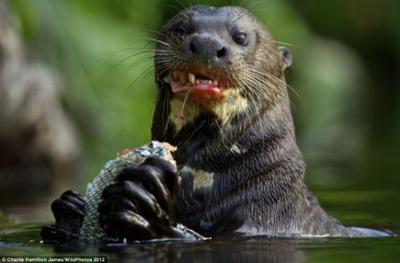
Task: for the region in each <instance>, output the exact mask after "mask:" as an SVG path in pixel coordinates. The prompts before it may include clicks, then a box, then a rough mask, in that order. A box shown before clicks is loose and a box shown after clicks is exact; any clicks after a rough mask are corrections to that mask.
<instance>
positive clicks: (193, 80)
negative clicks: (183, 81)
mask: <svg viewBox="0 0 400 263" xmlns="http://www.w3.org/2000/svg"><path fill="white" fill-rule="evenodd" d="M188 79H189V81H190V83H192V84H194V83H195V81H196V76H195V75H193V74H192V73H189V74H188Z"/></svg>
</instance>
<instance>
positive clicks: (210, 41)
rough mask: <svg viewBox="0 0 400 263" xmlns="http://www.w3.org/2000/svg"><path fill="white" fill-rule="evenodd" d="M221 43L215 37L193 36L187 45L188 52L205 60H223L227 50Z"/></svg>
mask: <svg viewBox="0 0 400 263" xmlns="http://www.w3.org/2000/svg"><path fill="white" fill-rule="evenodd" d="M221 42H222V41H221V40H219V39H218V38H217V37H215V36H211V35H203V34H195V35H193V36H192V38H191V40H190V43H189V45H190V46H189V48H190V52H191V53H192V55H194V56H199V57H203V58H207V59H216V60H219V59H223V58H225V57H226V56H227V49H226V47H224V45H223V44H222V43H221Z"/></svg>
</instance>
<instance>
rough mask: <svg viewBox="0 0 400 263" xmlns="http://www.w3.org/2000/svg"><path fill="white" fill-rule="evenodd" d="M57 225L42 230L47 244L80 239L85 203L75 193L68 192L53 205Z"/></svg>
mask: <svg viewBox="0 0 400 263" xmlns="http://www.w3.org/2000/svg"><path fill="white" fill-rule="evenodd" d="M51 210H52V212H53V215H54V218H55V219H56V223H55V225H54V226H45V227H43V228H42V231H41V236H42V239H43V241H44V242H45V243H61V242H65V241H68V240H72V239H77V238H79V232H80V228H81V226H82V222H83V218H84V216H85V201H84V200H83V198H82V197H81V196H80V195H79V194H78V193H77V192H75V191H73V190H68V191H66V192H64V193H63V194H62V195H61V196H60V198H58V199H56V200H54V201H53V203H52V204H51Z"/></svg>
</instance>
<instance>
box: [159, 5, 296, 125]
mask: <svg viewBox="0 0 400 263" xmlns="http://www.w3.org/2000/svg"><path fill="white" fill-rule="evenodd" d="M290 63H291V56H290V53H289V52H288V50H286V49H280V48H278V46H277V45H276V42H275V41H274V40H273V38H272V36H271V34H270V33H269V32H268V31H267V29H265V27H264V26H263V25H262V24H261V23H260V22H258V20H257V19H256V18H255V17H254V16H253V15H252V14H250V13H249V12H248V11H247V10H246V9H243V8H239V7H231V6H229V7H221V8H215V7H208V6H195V7H193V8H191V9H188V10H184V11H182V12H181V13H179V14H178V15H176V16H175V17H174V18H172V19H171V20H170V21H168V22H167V23H166V25H165V26H164V27H163V28H162V30H161V32H160V34H159V37H158V40H157V46H156V50H155V68H156V79H157V83H158V86H159V88H160V89H161V91H162V92H163V94H164V95H165V94H167V95H168V96H167V97H168V99H169V103H170V110H169V112H170V113H169V121H172V122H173V123H175V125H176V127H177V128H178V129H179V128H181V127H182V126H184V125H185V124H186V123H188V122H192V121H193V120H195V118H196V117H197V116H198V115H201V114H211V115H213V116H215V119H216V121H217V122H218V125H219V126H221V127H224V126H227V125H229V123H230V122H231V121H232V119H233V118H234V117H235V116H238V115H240V114H244V115H246V116H249V115H250V114H252V113H254V112H255V111H258V110H260V109H264V110H265V109H266V108H268V107H269V106H270V105H271V104H273V103H275V102H276V101H278V100H279V98H280V97H281V95H282V94H283V93H284V91H285V84H284V80H283V71H284V69H285V68H286V67H288V66H289V65H290Z"/></svg>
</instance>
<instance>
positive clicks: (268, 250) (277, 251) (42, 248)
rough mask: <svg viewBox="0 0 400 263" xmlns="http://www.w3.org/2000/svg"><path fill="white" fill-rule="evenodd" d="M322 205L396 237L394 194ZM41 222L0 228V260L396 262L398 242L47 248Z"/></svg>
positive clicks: (331, 197) (336, 197)
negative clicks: (14, 257) (95, 257)
mask: <svg viewBox="0 0 400 263" xmlns="http://www.w3.org/2000/svg"><path fill="white" fill-rule="evenodd" d="M317 196H318V197H319V199H320V201H321V203H322V205H323V206H324V207H325V208H326V209H327V210H328V212H329V213H330V214H331V215H334V216H336V217H337V218H339V219H340V220H341V221H342V222H344V223H345V224H346V225H353V226H362V227H370V228H374V229H379V230H390V231H392V232H393V233H400V224H399V218H400V216H399V215H400V212H399V211H400V209H399V208H400V207H399V201H400V197H399V196H398V195H397V194H396V192H395V191H365V190H364V191H321V192H317ZM40 226H41V224H24V225H4V226H2V227H1V228H0V256H74V255H75V256H95V255H101V256H106V257H107V258H108V260H109V261H118V262H124V261H127V262H128V261H131V260H133V261H134V262H149V261H150V262H202V261H206V262H237V261H244V262H352V263H354V262H400V238H399V237H388V238H318V239H312V238H307V239H282V238H281V239H276V238H275V239H273V238H268V237H241V238H231V239H216V240H208V241H202V242H196V243H193V242H163V243H147V244H130V245H127V246H122V245H108V246H105V245H101V246H100V245H99V246H94V245H93V246H90V247H86V248H83V247H79V246H77V244H68V245H66V246H63V247H60V246H53V245H46V244H41V243H40V237H39V231H40Z"/></svg>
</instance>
